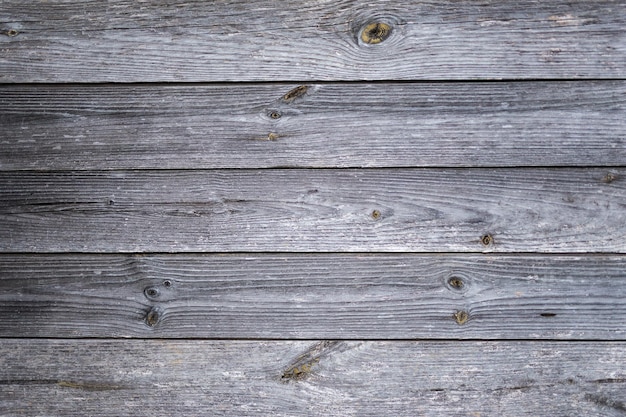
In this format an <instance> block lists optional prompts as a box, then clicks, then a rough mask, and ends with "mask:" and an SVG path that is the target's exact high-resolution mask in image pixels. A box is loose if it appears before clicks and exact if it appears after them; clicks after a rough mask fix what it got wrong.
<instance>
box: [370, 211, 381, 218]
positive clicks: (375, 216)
mask: <svg viewBox="0 0 626 417" xmlns="http://www.w3.org/2000/svg"><path fill="white" fill-rule="evenodd" d="M381 216H382V214H381V212H380V211H379V210H374V211H372V219H374V220H378V219H380V217H381Z"/></svg>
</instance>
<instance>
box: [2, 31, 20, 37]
mask: <svg viewBox="0 0 626 417" xmlns="http://www.w3.org/2000/svg"><path fill="white" fill-rule="evenodd" d="M5 33H6V35H7V36H9V37H11V38H14V37H16V36H17V35H19V34H20V32H19V31H17V30H16V29H9V30H7V31H6V32H5Z"/></svg>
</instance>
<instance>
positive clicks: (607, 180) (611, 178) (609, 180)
mask: <svg viewBox="0 0 626 417" xmlns="http://www.w3.org/2000/svg"><path fill="white" fill-rule="evenodd" d="M616 179H617V175H615V174H614V173H612V172H607V173H606V175H605V176H604V177H602V182H604V183H606V184H610V183H612V182H613V181H615V180H616Z"/></svg>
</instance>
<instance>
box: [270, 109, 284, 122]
mask: <svg viewBox="0 0 626 417" xmlns="http://www.w3.org/2000/svg"><path fill="white" fill-rule="evenodd" d="M269 116H270V119H274V120H276V119H280V118H281V116H282V114H281V113H280V112H279V111H278V110H272V111H271V112H269Z"/></svg>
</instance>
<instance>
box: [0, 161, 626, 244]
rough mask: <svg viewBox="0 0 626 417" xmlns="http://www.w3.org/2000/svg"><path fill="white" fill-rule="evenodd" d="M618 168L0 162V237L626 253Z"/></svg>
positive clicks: (622, 173)
mask: <svg viewBox="0 0 626 417" xmlns="http://www.w3.org/2000/svg"><path fill="white" fill-rule="evenodd" d="M625 178H626V170H624V169H621V168H620V169H611V170H605V169H512V170H511V169H492V170H489V169H387V170H230V171H220V170H216V171H114V172H97V171H93V172H53V173H37V172H2V173H0V184H2V187H1V188H0V250H2V251H5V252H66V251H69V252H144V251H152V252H198V251H203V252H226V251H250V252H276V251H288V252H296V251H304V252H319V251H322V252H327V251H351V252H359V251H374V252H411V251H419V252H446V251H469V252H483V251H497V252H519V251H521V252H550V253H555V252H614V253H626V239H624V237H625V236H626V210H625V208H626V186H625V184H626V182H625V181H624V179H625ZM483 237H484V239H483ZM486 243H487V244H486Z"/></svg>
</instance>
